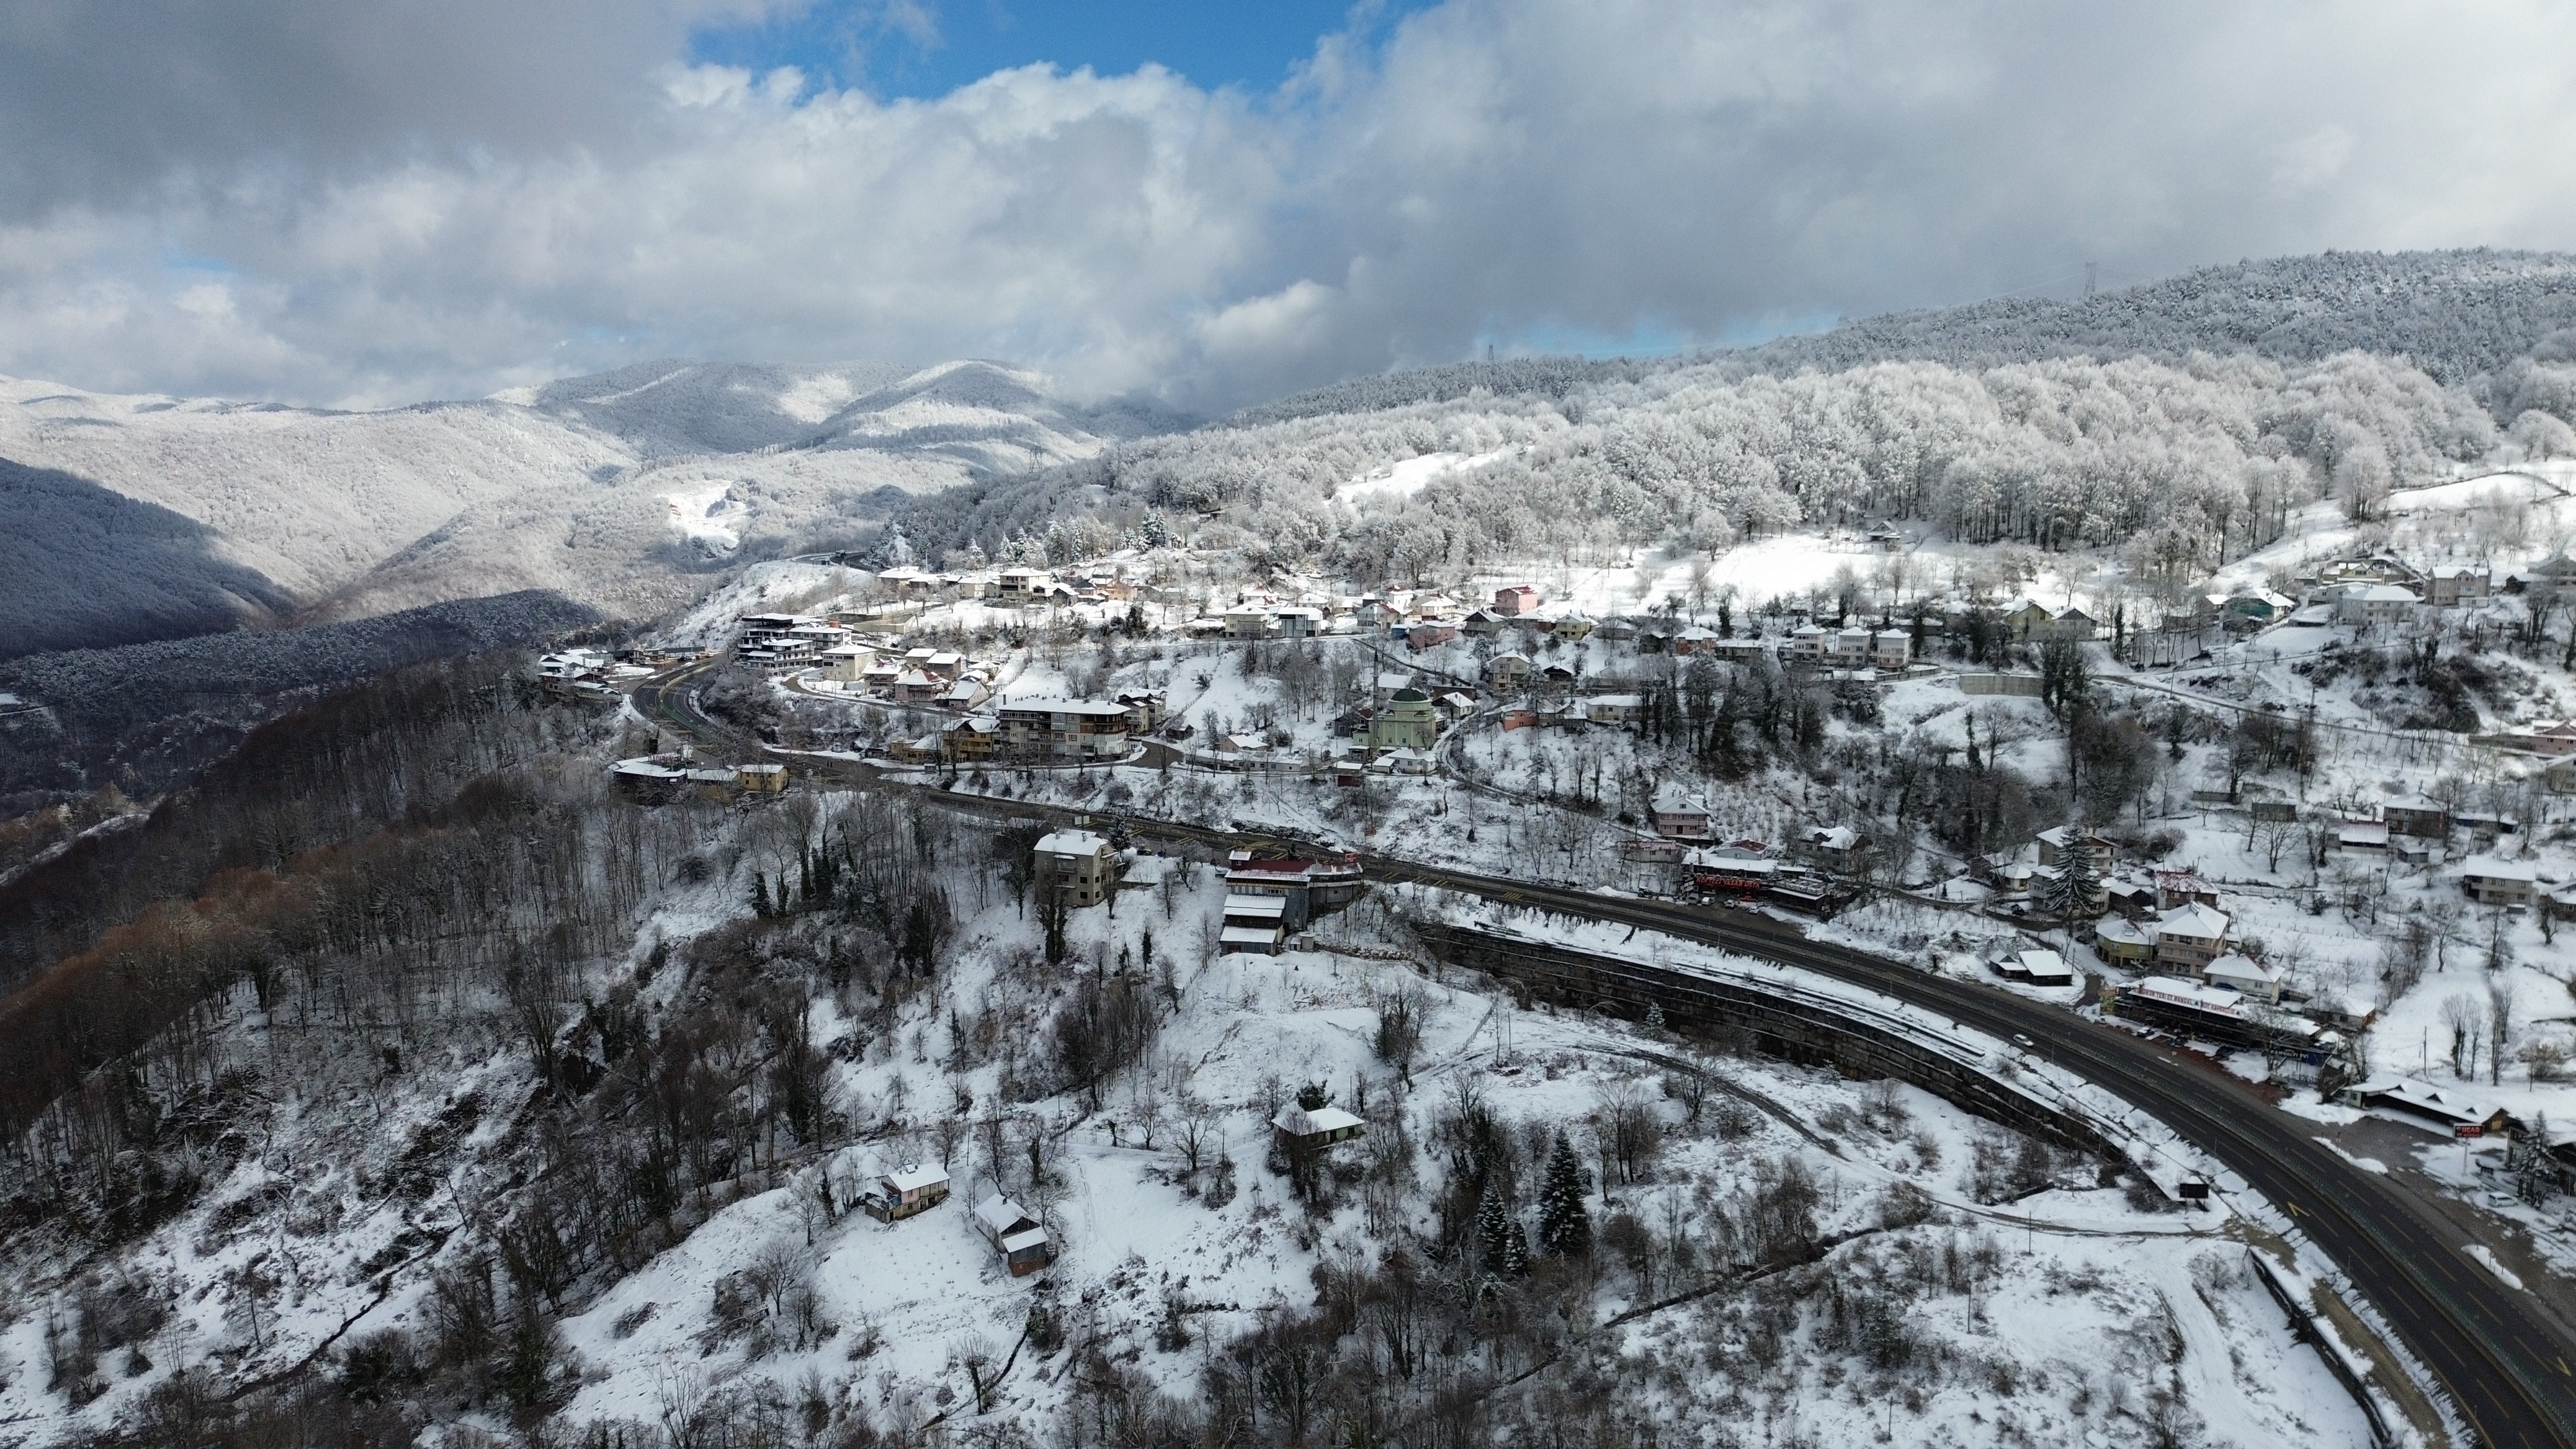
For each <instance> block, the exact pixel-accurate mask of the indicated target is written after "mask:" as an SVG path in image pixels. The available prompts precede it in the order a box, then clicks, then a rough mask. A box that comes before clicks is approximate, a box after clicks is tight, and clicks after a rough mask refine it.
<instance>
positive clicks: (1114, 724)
mask: <svg viewBox="0 0 2576 1449" xmlns="http://www.w3.org/2000/svg"><path fill="white" fill-rule="evenodd" d="M994 714H995V716H996V718H998V719H999V720H1000V721H1001V725H1002V738H1001V754H1002V755H1003V756H1005V757H1008V758H1014V759H1030V758H1045V759H1050V760H1115V759H1119V758H1122V757H1124V756H1125V755H1126V753H1127V735H1128V731H1129V730H1130V729H1132V728H1133V727H1134V725H1135V717H1134V716H1133V714H1131V713H1130V711H1129V709H1128V707H1127V706H1125V705H1122V704H1112V703H1107V702H1104V701H1095V700H1087V699H1024V700H1018V701H1014V702H1012V703H1009V704H1005V705H1003V706H1001V707H1000V708H999V709H997V710H995V711H994Z"/></svg>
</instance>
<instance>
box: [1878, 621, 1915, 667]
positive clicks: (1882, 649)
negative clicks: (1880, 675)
mask: <svg viewBox="0 0 2576 1449" xmlns="http://www.w3.org/2000/svg"><path fill="white" fill-rule="evenodd" d="M1869 642H1870V663H1871V664H1872V665H1875V666H1876V667H1878V668H1880V669H1889V670H1894V669H1903V668H1904V667H1905V666H1906V665H1908V664H1911V663H1913V662H1914V636H1913V635H1911V634H1908V633H1906V632H1905V631H1904V630H1902V629H1881V630H1879V631H1878V632H1877V633H1876V634H1873V635H1871V636H1870V641H1869Z"/></svg>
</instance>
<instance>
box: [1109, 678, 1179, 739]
mask: <svg viewBox="0 0 2576 1449" xmlns="http://www.w3.org/2000/svg"><path fill="white" fill-rule="evenodd" d="M1118 707H1119V708H1120V709H1123V710H1125V711H1127V732H1128V733H1130V734H1136V735H1150V734H1152V733H1153V732H1154V731H1156V730H1158V729H1161V728H1162V727H1163V725H1164V723H1165V721H1166V720H1167V719H1168V718H1169V716H1168V715H1167V714H1166V712H1165V708H1164V704H1163V696H1161V695H1160V694H1156V693H1154V692H1153V691H1151V690H1143V689H1131V690H1122V691H1121V692H1120V693H1119V695H1118Z"/></svg>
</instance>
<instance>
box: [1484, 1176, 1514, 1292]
mask: <svg viewBox="0 0 2576 1449" xmlns="http://www.w3.org/2000/svg"><path fill="white" fill-rule="evenodd" d="M1511 1232H1512V1219H1511V1214H1509V1213H1507V1212H1505V1211H1504V1210H1503V1200H1502V1199H1501V1198H1500V1197H1498V1196H1496V1195H1495V1193H1494V1190H1493V1189H1492V1188H1490V1187H1489V1188H1486V1189H1485V1192H1484V1196H1483V1198H1482V1199H1481V1200H1480V1201H1478V1202H1477V1204H1476V1256H1477V1258H1478V1259H1479V1260H1480V1261H1482V1262H1483V1263H1484V1265H1485V1271H1486V1272H1488V1273H1494V1274H1500V1273H1501V1272H1502V1271H1503V1262H1504V1260H1505V1259H1507V1258H1508V1257H1510V1256H1511V1248H1510V1243H1509V1237H1510V1235H1511Z"/></svg>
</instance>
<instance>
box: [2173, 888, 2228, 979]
mask: <svg viewBox="0 0 2576 1449" xmlns="http://www.w3.org/2000/svg"><path fill="white" fill-rule="evenodd" d="M2227 925H2228V922H2227V917H2226V915H2225V914H2223V913H2222V912H2219V911H2214V910H2211V909H2210V908H2209V907H2207V906H2204V905H2200V904H2198V903H2196V902H2195V903H2194V904H2191V905H2188V906H2176V907H2174V908H2173V909H2172V910H2169V911H2167V912H2165V913H2164V914H2162V915H2160V916H2158V917H2157V918H2156V964H2157V965H2159V966H2170V967H2174V968H2177V969H2179V970H2182V971H2186V972H2189V973H2190V974H2192V975H2194V976H2197V975H2199V974H2200V972H2201V971H2202V969H2203V968H2205V967H2207V966H2208V965H2209V963H2210V962H2212V961H2215V960H2217V959H2218V958H2219V957H2221V956H2223V955H2225V954H2227Z"/></svg>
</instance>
